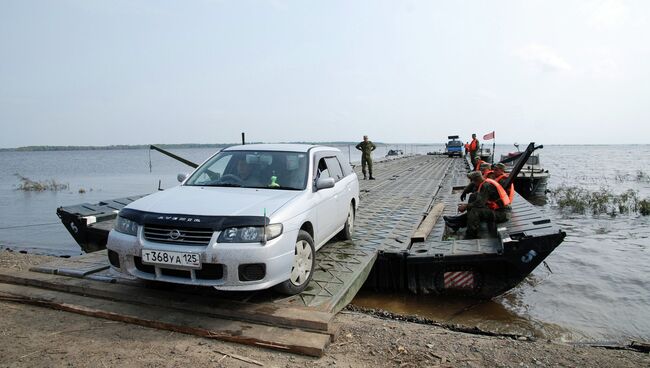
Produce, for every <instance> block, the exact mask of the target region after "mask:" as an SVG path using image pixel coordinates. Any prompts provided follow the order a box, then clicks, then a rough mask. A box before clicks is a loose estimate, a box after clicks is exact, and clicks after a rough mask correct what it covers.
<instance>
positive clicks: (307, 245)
mask: <svg viewBox="0 0 650 368" xmlns="http://www.w3.org/2000/svg"><path fill="white" fill-rule="evenodd" d="M315 264H316V251H315V249H314V240H313V239H312V237H311V235H309V233H308V232H306V231H304V230H300V231H299V232H298V238H297V239H296V245H295V247H294V256H293V264H292V265H291V275H290V277H289V280H287V281H285V282H283V283H281V284H278V285H277V286H276V287H275V290H277V291H279V292H281V293H282V294H287V295H295V294H298V293H300V292H302V291H303V290H305V288H306V287H307V284H309V281H310V280H311V278H312V275H313V274H314V265H315Z"/></svg>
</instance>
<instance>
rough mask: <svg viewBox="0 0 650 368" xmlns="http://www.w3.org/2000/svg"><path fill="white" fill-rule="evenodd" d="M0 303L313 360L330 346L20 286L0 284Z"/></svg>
mask: <svg viewBox="0 0 650 368" xmlns="http://www.w3.org/2000/svg"><path fill="white" fill-rule="evenodd" d="M0 300H5V301H12V302H17V303H25V304H32V305H38V306H42V307H48V308H53V309H58V310H63V311H67V312H73V313H78V314H82V315H86V316H91V317H98V318H104V319H108V320H112V321H120V322H125V323H131V324H136V325H140V326H145V327H151V328H157V329H162V330H168V331H175V332H181V333H185V334H190V335H197V336H202V337H206V338H212V339H218V340H223V341H231V342H237V343H241V344H246V345H254V346H259V347H265V348H270V349H276V350H281V351H285V352H291V353H299V354H304V355H310V356H316V357H319V356H322V355H323V352H324V350H325V348H326V347H327V345H328V344H329V343H330V335H329V334H325V333H318V332H310V331H303V330H299V329H288V328H282V327H273V326H266V325H260V324H254V323H248V322H241V321H232V320H227V319H221V318H216V317H210V316H206V315H200V316H197V315H194V314H191V313H187V312H185V311H179V310H177V309H172V308H165V307H160V306H152V305H138V304H130V303H123V302H119V301H110V300H106V299H99V298H92V297H89V296H80V295H75V294H69V293H64V292H60V291H53V290H45V289H38V288H33V287H27V286H22V285H12V284H1V283H0Z"/></svg>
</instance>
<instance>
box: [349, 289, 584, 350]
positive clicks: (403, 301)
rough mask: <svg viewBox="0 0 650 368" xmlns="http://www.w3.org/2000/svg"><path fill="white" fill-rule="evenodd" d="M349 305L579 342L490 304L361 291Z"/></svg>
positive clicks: (570, 335)
mask: <svg viewBox="0 0 650 368" xmlns="http://www.w3.org/2000/svg"><path fill="white" fill-rule="evenodd" d="M352 304H354V305H356V306H359V307H363V308H371V309H381V310H385V311H390V312H392V313H395V314H399V315H404V316H413V315H417V316H419V317H424V318H428V319H431V320H433V321H436V322H439V323H443V324H455V325H461V326H464V327H468V328H472V327H478V328H479V329H481V330H483V331H489V332H494V333H499V334H508V335H522V336H531V337H535V338H546V339H556V340H557V339H570V340H574V339H576V338H579V337H578V336H576V334H575V333H573V332H571V331H569V330H567V329H564V328H562V327H560V326H557V325H553V324H551V323H543V322H540V321H537V320H535V319H532V318H528V317H525V316H520V315H518V314H517V313H516V312H514V311H513V309H511V308H506V307H505V305H504V304H502V303H500V302H498V301H492V300H476V299H472V298H463V297H452V296H444V297H443V296H437V295H414V294H408V293H398V294H378V293H374V292H370V291H365V290H362V291H361V292H360V293H359V294H357V296H356V297H355V298H354V300H353V301H352Z"/></svg>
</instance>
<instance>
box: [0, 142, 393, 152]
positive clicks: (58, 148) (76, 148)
mask: <svg viewBox="0 0 650 368" xmlns="http://www.w3.org/2000/svg"><path fill="white" fill-rule="evenodd" d="M253 143H264V142H248V144H253ZM283 143H296V144H324V145H346V144H357V143H358V142H283ZM237 144H240V143H179V144H158V143H155V144H154V145H155V146H157V147H160V148H163V149H178V148H220V147H228V146H234V145H237ZM377 144H383V143H377ZM149 146H150V145H149V144H136V145H128V144H118V145H111V146H26V147H18V148H0V152H2V151H94V150H125V149H148V148H149Z"/></svg>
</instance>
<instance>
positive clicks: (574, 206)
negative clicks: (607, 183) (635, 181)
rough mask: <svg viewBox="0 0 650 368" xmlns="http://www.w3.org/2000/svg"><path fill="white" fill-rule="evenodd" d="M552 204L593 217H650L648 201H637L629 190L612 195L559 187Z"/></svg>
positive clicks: (649, 202) (608, 191)
mask: <svg viewBox="0 0 650 368" xmlns="http://www.w3.org/2000/svg"><path fill="white" fill-rule="evenodd" d="M551 193H552V199H553V201H554V203H555V204H556V205H557V206H558V207H559V208H560V209H561V210H565V211H569V212H571V213H580V214H586V213H591V214H594V215H598V214H603V213H607V214H610V215H611V216H616V215H617V214H628V213H637V212H638V213H640V214H641V215H643V216H647V215H650V199H648V198H647V199H643V200H640V199H639V194H638V192H637V191H636V190H633V189H629V190H627V191H625V192H623V193H621V194H614V193H612V192H611V191H610V190H609V189H607V188H600V189H599V190H596V191H589V190H587V189H584V188H580V187H576V186H561V187H559V188H556V189H555V190H553V191H552V192H551Z"/></svg>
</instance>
